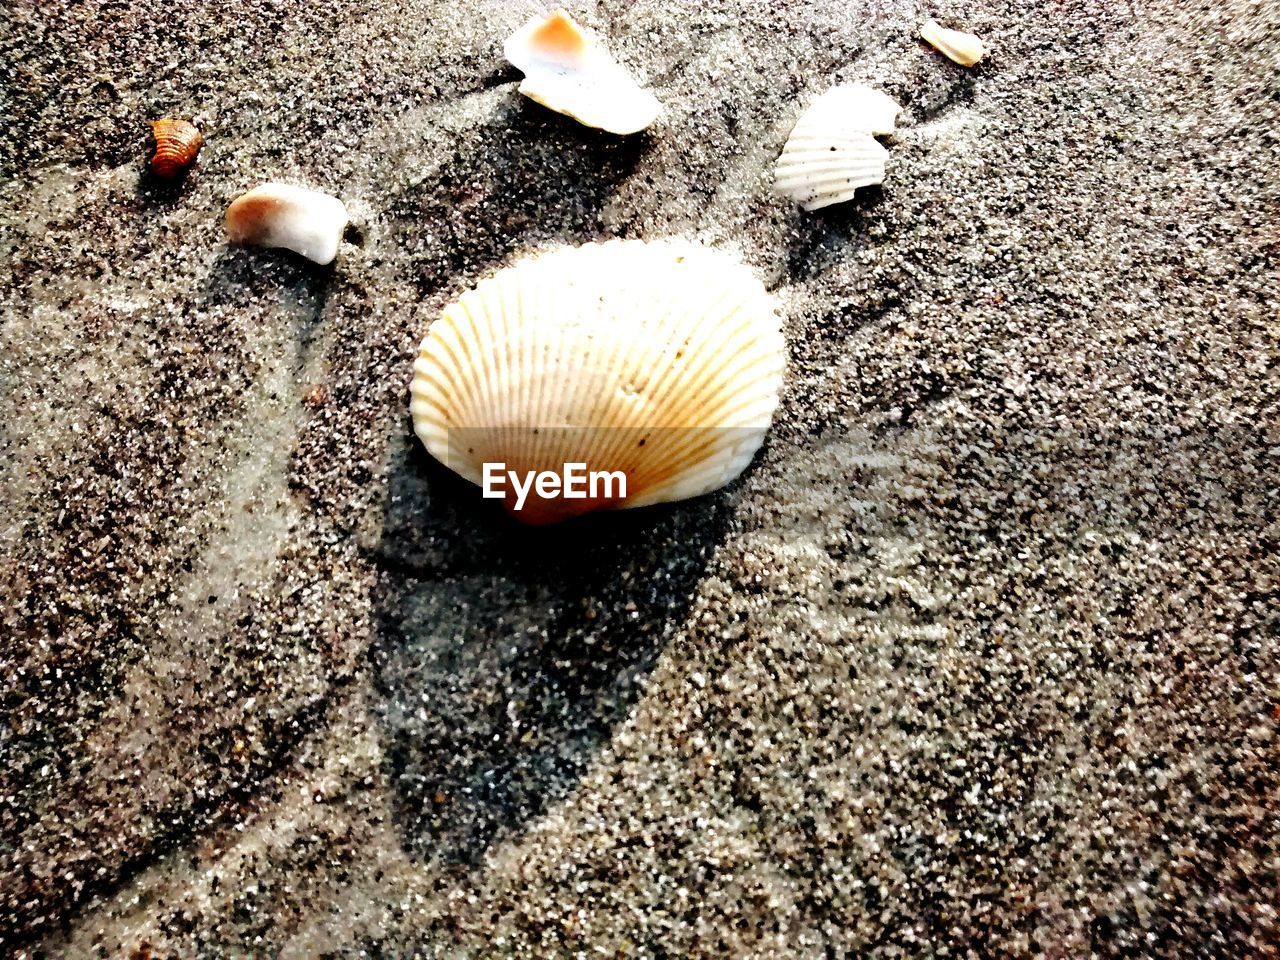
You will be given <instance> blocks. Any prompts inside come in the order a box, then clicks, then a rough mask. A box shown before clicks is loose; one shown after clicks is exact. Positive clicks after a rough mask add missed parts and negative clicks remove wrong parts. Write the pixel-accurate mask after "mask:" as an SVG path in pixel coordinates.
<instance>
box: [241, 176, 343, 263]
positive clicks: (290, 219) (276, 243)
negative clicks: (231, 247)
mask: <svg viewBox="0 0 1280 960" xmlns="http://www.w3.org/2000/svg"><path fill="white" fill-rule="evenodd" d="M347 219H348V217H347V208H346V207H345V206H344V205H343V203H342V201H341V200H339V199H338V198H337V197H331V196H329V194H327V193H321V192H320V191H319V190H308V189H307V188H306V187H295V186H292V185H291V184H287V183H264V184H263V185H262V186H260V187H254V188H253V189H252V190H250V191H249V192H248V193H242V194H241V195H240V196H238V197H236V199H235V200H233V201H232V202H231V206H229V207H228V208H227V217H226V221H227V234H228V236H230V237H231V240H232V242H234V243H250V244H254V245H256V246H260V247H283V248H284V249H286V250H292V251H293V252H294V253H300V254H302V256H304V257H306V258H307V259H308V260H314V261H315V262H316V263H321V264H323V263H332V262H333V258H334V257H336V256H337V255H338V243H339V242H340V241H341V240H342V231H343V230H344V229H346V226H347Z"/></svg>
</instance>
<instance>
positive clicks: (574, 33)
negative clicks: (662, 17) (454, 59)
mask: <svg viewBox="0 0 1280 960" xmlns="http://www.w3.org/2000/svg"><path fill="white" fill-rule="evenodd" d="M503 53H504V54H505V56H506V58H507V59H508V60H509V61H511V63H512V64H513V65H514V66H515V67H516V68H517V69H519V70H521V71H523V72H524V75H525V77H524V80H523V81H521V83H520V87H519V91H520V92H521V93H522V94H524V95H525V96H526V97H529V98H530V99H531V100H535V101H537V102H538V103H540V104H542V105H543V106H544V107H547V108H549V109H551V110H554V111H556V112H557V113H563V114H565V115H567V116H570V117H573V118H574V119H575V120H577V121H578V122H579V123H583V124H585V125H586V126H588V127H595V128H596V129H598V130H605V131H607V132H609V133H617V134H628V133H636V132H637V131H640V130H643V129H644V128H645V127H647V126H649V124H651V123H653V121H654V119H655V118H657V116H658V113H659V111H660V110H661V109H662V107H661V105H660V104H659V103H658V100H657V98H656V97H654V95H653V94H651V93H649V91H647V90H644V89H642V88H641V87H640V85H639V84H638V83H636V81H635V79H634V78H633V77H632V76H631V74H630V73H628V72H627V70H626V69H625V68H624V67H622V66H620V65H619V64H618V63H617V62H616V61H615V60H614V59H613V58H612V57H610V56H609V54H608V53H607V52H606V51H605V50H604V48H603V47H601V46H600V44H599V43H598V42H597V41H596V39H595V37H593V36H592V35H591V34H589V33H587V32H586V31H584V30H583V29H582V28H581V27H579V26H578V25H577V24H576V23H575V22H574V21H573V18H572V17H570V16H569V15H568V14H567V13H565V12H564V11H563V10H557V11H555V12H554V13H551V14H549V15H548V16H546V17H535V18H534V19H532V20H530V21H529V22H528V23H526V24H525V25H524V26H523V27H521V28H520V29H519V30H517V31H516V32H515V33H514V34H512V35H511V36H510V37H508V38H507V42H506V43H505V44H504V45H503Z"/></svg>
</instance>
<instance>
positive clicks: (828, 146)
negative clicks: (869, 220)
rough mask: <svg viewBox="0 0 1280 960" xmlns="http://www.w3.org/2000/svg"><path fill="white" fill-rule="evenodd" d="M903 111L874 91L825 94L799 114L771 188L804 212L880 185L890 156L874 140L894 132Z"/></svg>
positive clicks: (858, 88)
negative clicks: (862, 188)
mask: <svg viewBox="0 0 1280 960" xmlns="http://www.w3.org/2000/svg"><path fill="white" fill-rule="evenodd" d="M901 109H902V108H901V107H899V106H898V104H897V103H895V102H894V100H893V99H892V98H891V97H889V96H887V95H886V94H884V93H881V92H880V91H878V90H873V89H871V88H870V87H867V86H864V85H862V84H848V85H845V86H839V87H835V88H833V89H831V90H828V91H827V92H826V93H824V94H823V95H822V96H820V97H819V98H818V99H817V100H815V101H814V102H813V104H812V105H811V106H810V107H809V109H807V110H806V111H805V112H804V113H803V114H801V116H800V119H799V120H797V121H796V125H795V128H794V129H793V130H792V131H791V136H790V137H788V138H787V143H786V146H784V147H783V149H782V155H781V156H780V157H778V162H777V165H776V167H775V181H774V185H775V187H776V188H777V190H778V191H779V192H780V193H784V194H786V195H787V196H789V197H791V198H792V199H794V200H796V201H797V202H798V203H799V204H800V205H801V206H802V207H803V208H804V209H806V210H817V209H819V208H820V207H826V206H830V205H831V204H833V203H842V202H844V201H845V200H849V199H851V198H852V197H853V195H854V193H855V192H856V191H857V189H858V187H866V186H871V185H872V184H876V183H882V182H883V181H884V176H885V161H886V160H887V159H888V156H889V153H888V151H887V150H885V148H884V147H882V146H881V145H880V144H879V143H878V142H877V141H876V139H875V137H874V136H873V135H874V134H888V133H892V132H893V131H894V127H895V118H896V117H897V115H898V113H899V111H900V110H901Z"/></svg>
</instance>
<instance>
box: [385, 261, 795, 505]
mask: <svg viewBox="0 0 1280 960" xmlns="http://www.w3.org/2000/svg"><path fill="white" fill-rule="evenodd" d="M785 358H786V345H785V343H784V341H783V338H782V332H781V329H780V324H779V320H778V317H777V314H776V313H775V312H774V308H773V301H772V299H771V298H770V297H769V295H768V294H767V293H766V292H765V289H764V286H763V284H761V282H760V281H759V279H757V278H756V277H755V275H754V274H753V273H752V272H751V271H750V270H749V269H748V268H747V267H745V266H744V265H742V264H741V263H739V262H738V261H737V260H735V259H734V258H733V257H731V256H729V255H727V254H725V253H721V252H718V251H715V250H709V249H706V248H704V247H700V246H697V245H695V244H692V243H686V242H682V241H657V242H652V243H650V242H645V241H640V240H614V241H610V242H608V243H591V244H586V245H585V246H581V247H570V248H562V249H559V250H554V251H551V252H549V253H546V254H543V255H541V256H535V257H532V258H529V259H526V260H522V261H520V262H518V263H516V264H515V265H513V266H511V267H508V268H507V269H505V270H502V271H500V272H499V273H497V274H496V275H494V276H491V277H489V278H487V279H484V280H482V281H480V283H479V284H477V285H476V287H475V288H474V289H473V290H471V291H469V292H467V293H464V294H463V295H462V296H461V297H460V298H459V299H458V300H457V301H456V302H455V303H453V304H451V305H449V306H448V307H446V308H445V310H444V312H443V313H442V314H441V316H440V318H439V319H437V320H436V321H435V323H433V324H432V325H431V328H430V329H429V330H428V332H427V336H426V339H424V340H423V342H422V346H421V348H420V350H419V353H418V357H417V360H416V361H415V362H414V366H413V382H412V384H411V387H410V392H411V403H410V411H411V413H412V415H413V426H414V431H415V432H416V433H417V435H418V437H419V438H420V439H421V440H422V442H423V444H425V446H426V448H427V450H428V451H429V452H430V453H431V454H432V456H434V457H436V459H438V460H440V461H441V462H442V463H444V464H445V465H446V466H447V467H449V468H450V469H452V470H454V471H455V472H457V473H459V474H461V475H462V476H463V477H465V478H467V479H468V480H470V481H472V482H473V483H476V484H481V483H482V482H483V479H484V470H485V464H487V463H488V464H494V463H502V464H505V465H506V466H507V468H508V469H513V470H517V471H518V472H519V473H520V474H521V475H525V474H526V473H528V472H529V471H543V470H549V471H559V470H561V468H562V467H563V466H564V465H565V464H567V463H585V464H587V467H588V469H589V470H593V471H598V470H610V471H613V470H616V471H621V472H622V473H623V474H624V475H625V476H626V477H627V482H626V496H625V497H615V498H612V499H609V498H605V499H592V500H575V501H566V500H564V499H563V498H560V499H558V500H555V501H548V500H544V499H538V500H537V501H536V502H534V503H533V504H532V506H527V507H526V508H525V509H523V510H520V511H518V512H517V513H516V516H517V517H518V518H519V519H521V520H524V521H526V522H530V523H546V522H553V521H556V520H562V519H565V518H567V517H569V516H573V515H575V514H579V513H584V512H586V511H589V510H597V509H616V508H624V507H638V506H644V505H647V504H654V503H662V502H667V501H671V500H680V499H685V498H688V497H695V496H699V495H701V494H704V493H707V492H709V491H711V490H715V489H716V488H718V487H721V486H723V485H724V484H726V483H728V482H729V481H730V480H732V479H733V478H734V477H736V476H737V475H738V474H739V473H741V472H742V470H743V469H745V467H746V466H747V464H748V463H750V462H751V458H752V457H753V456H754V454H755V452H756V450H757V449H758V448H759V447H760V444H761V443H762V442H763V440H764V435H765V432H766V431H767V430H768V427H769V423H770V421H771V419H772V417H773V412H774V410H775V408H776V407H777V404H778V394H779V390H780V388H781V384H782V373H783V366H784V364H785ZM508 492H509V491H508ZM508 505H509V506H511V502H510V500H509V501H508Z"/></svg>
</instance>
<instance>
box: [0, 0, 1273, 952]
mask: <svg viewBox="0 0 1280 960" xmlns="http://www.w3.org/2000/svg"><path fill="white" fill-rule="evenodd" d="M570 7H571V9H572V11H573V12H574V14H575V15H577V16H579V17H580V18H581V19H582V21H583V22H584V23H586V24H587V25H589V26H590V27H592V28H594V29H596V30H598V31H600V32H601V33H602V34H603V35H605V36H606V37H607V38H608V41H609V44H610V47H611V48H612V49H613V50H614V51H615V53H616V54H617V56H618V58H619V59H620V60H621V61H623V62H624V63H626V64H627V65H629V66H630V67H631V68H633V70H634V71H635V72H636V73H637V75H639V76H641V77H642V78H643V79H644V80H645V82H646V83H647V84H648V85H649V86H650V87H651V89H652V90H653V91H654V92H655V93H656V94H657V96H658V97H659V98H660V99H661V100H662V102H663V103H664V105H665V113H664V114H663V116H662V118H661V120H660V121H659V123H658V124H656V125H655V127H654V128H653V129H652V130H650V131H649V132H647V133H645V134H642V135H639V136H636V137H632V138H626V139H619V138H614V137H609V136H606V135H602V134H596V133H592V132H590V131H586V130H584V129H582V128H580V127H579V126H577V125H575V124H574V123H573V122H572V121H570V120H568V119H565V118H562V117H559V116H556V115H554V114H551V113H549V112H547V111H546V110H544V109H543V108H541V107H539V106H537V105H535V104H532V103H530V102H528V101H525V100H524V99H523V98H521V97H519V96H518V95H517V94H516V93H515V85H516V82H517V81H518V74H517V73H515V72H514V71H512V70H511V69H510V68H508V67H506V66H505V65H504V63H503V62H502V60H501V54H500V47H501V40H502V38H503V37H505V36H506V35H507V34H508V33H509V32H511V31H512V30H514V29H515V28H516V27H517V26H519V25H520V24H521V23H522V22H523V21H524V20H525V19H526V18H527V17H528V16H529V15H530V14H531V13H533V12H534V10H535V8H534V7H533V5H532V4H523V3H511V4H508V3H498V2H485V3H462V2H458V0H452V2H450V0H402V2H399V3H395V4H385V5H370V4H364V3H356V2H352V0H336V2H332V3H329V4H322V5H316V4H306V3H300V2H289V3H282V4H273V5H267V4H261V3H256V2H252V0H226V2H222V3H218V4H189V5H188V4H173V3H162V2H158V0H157V2H149V3H148V2H136V0H125V2H115V3H106V2H75V3H72V2H68V0H49V2H43V0H42V2H40V3H35V2H32V0H21V2H18V3H16V4H12V3H11V4H9V5H8V6H7V7H6V10H5V12H4V14H3V19H2V20H0V23H2V24H3V28H2V29H0V52H2V54H3V55H2V56H0V77H2V78H3V84H2V85H0V98H2V99H3V103H4V109H3V112H2V114H0V115H2V116H3V118H4V119H3V127H2V128H0V264H2V265H3V266H2V267H0V502H3V503H4V505H5V509H4V510H3V511H0V531H2V536H0V634H2V635H3V638H4V639H3V642H2V643H0V691H3V693H2V694H0V696H2V707H0V709H2V711H3V722H2V723H0V953H3V954H4V955H6V956H7V955H16V956H21V957H34V956H42V957H73V958H79V957H94V956H107V957H138V958H141V957H153V958H160V957H165V958H196V957H201V958H203V957H209V958H215V957H217V958H221V957H245V956H253V957H277V956H279V957H322V956H327V957H359V956H367V957H410V956H422V957H467V956H475V957H481V956H483V957H503V956H532V957H559V956H575V957H576V956H581V957H588V956H597V955H601V956H634V957H675V956H682V957H683V956H698V957H734V958H754V957H801V958H805V957H841V956H874V957H907V956H911V957H926V956H927V957H935V956H936V957H944V956H953V957H958V956H996V957H1025V956H1044V957H1062V958H1075V957H1083V956H1089V955H1092V956H1099V957H1120V956H1125V957H1133V956H1143V957H1148V956H1149V957H1170V958H1172V957H1230V958H1246V957H1249V958H1252V957H1275V956H1280V917H1277V909H1278V907H1277V903H1278V901H1280V897H1278V895H1277V893H1278V891H1280V731H1278V729H1277V728H1278V726H1280V657H1278V656H1277V654H1278V653H1280V649H1278V648H1280V622H1278V621H1280V615H1278V614H1277V604H1276V600H1277V577H1278V575H1280V521H1278V519H1277V518H1278V517H1280V510H1278V509H1277V507H1278V504H1277V500H1278V499H1280V498H1278V497H1277V492H1276V486H1277V483H1276V478H1277V462H1276V450H1277V449H1280V414H1278V412H1277V411H1278V407H1277V395H1278V394H1280V384H1278V383H1277V376H1276V370H1277V356H1278V355H1280V350H1278V349H1277V339H1278V337H1280V326H1278V323H1277V316H1278V314H1280V310H1278V308H1280V275H1278V274H1280V271H1278V270H1277V256H1278V255H1280V234H1278V233H1277V223H1278V222H1280V203H1278V200H1280V187H1278V186H1277V176H1276V171H1277V170H1278V169H1280V134H1278V133H1277V130H1280V92H1278V88H1277V81H1276V79H1275V78H1276V76H1277V73H1278V71H1280V9H1278V8H1277V7H1276V5H1275V4H1273V3H1266V2H1249V0H1228V2H1225V3H1216V2H1210V0H1186V2H1179V3H1173V2H1150V3H1145V2H1142V3H1117V4H1106V5H1103V4H1091V3H1085V2H1082V0H1065V2H1062V3H1058V4H1053V5H1042V4H1032V3H1018V2H1009V0H993V2H990V3H982V4H979V3H967V2H966V3H957V4H953V5H952V6H949V7H946V8H930V9H929V10H927V11H924V10H922V9H920V8H918V7H917V6H916V5H915V4H908V3H902V4H881V3H875V2H870V0H814V2H810V3H787V4H782V3H776V4H774V3H758V2H748V0H725V2H723V3H695V2H685V0H668V2H666V3H657V2H656V0H635V2H632V3H624V2H612V3H608V4H600V5H592V4H570ZM926 13H928V14H932V15H935V16H937V17H938V18H939V19H941V20H942V21H943V22H944V23H947V24H949V25H957V26H964V27H967V28H968V29H971V30H974V31H975V32H977V33H979V34H981V35H982V36H983V37H984V39H985V40H986V41H987V42H988V44H989V46H990V48H991V50H992V53H991V55H990V57H989V59H988V60H986V61H984V62H983V64H981V65H980V66H979V67H977V68H975V69H972V70H965V69H963V68H961V67H958V66H955V65H953V64H951V63H949V62H947V61H945V60H943V59H941V58H940V57H939V56H938V55H937V54H936V53H935V52H933V51H931V50H930V49H928V48H927V47H925V46H924V45H923V44H921V43H920V42H919V41H918V40H917V39H915V31H916V28H917V26H918V24H919V22H920V21H921V20H922V19H923V16H924V15H925V14H926ZM841 80H859V81H864V82H869V83H872V84H873V85H875V86H877V87H879V88H881V89H883V90H885V91H887V92H888V93H890V94H891V95H892V96H894V97H895V98H897V99H898V100H899V101H900V102H901V103H902V104H903V106H904V112H903V114H902V116H901V118H900V129H899V132H898V134H897V135H896V136H895V137H893V138H890V139H889V140H888V141H887V145H888V148H889V152H890V161H889V175H888V178H887V180H886V182H885V184H884V185H883V187H881V188H878V189H876V188H873V189H868V190H865V191H861V192H860V194H859V197H858V198H857V199H856V200H855V201H854V202H852V203H850V204H847V205H844V206H841V207H836V208H832V209H830V210H828V211H825V212H821V213H816V214H804V213H802V212H800V211H799V210H798V209H796V208H795V207H794V206H792V205H791V204H789V203H787V202H786V201H785V199H783V198H781V197H778V196H776V195H774V194H773V192H772V191H771V189H770V174H769V170H770V164H771V162H772V160H773V158H774V157H775V156H776V155H777V154H778V152H779V151H780V149H781V146H782V143H783V141H784V140H785V138H786V135H787V132H788V131H789V129H790V125H791V124H792V123H793V122H794V120H795V118H796V116H797V115H798V113H799V111H800V110H801V109H802V107H803V106H804V104H805V103H806V102H808V100H809V99H811V98H812V97H813V96H815V95H816V94H818V93H820V92H822V91H823V90H825V89H826V88H827V87H828V86H829V85H831V84H832V83H834V82H836V81H841ZM164 114H176V115H182V116H189V117H194V118H196V120H197V122H198V123H199V124H200V126H201V128H202V130H203V131H204V134H205V137H206V140H207V145H206V147H205V149H204V151H203V153H202V154H201V156H200V162H199V166H198V168H197V169H196V170H195V171H194V172H193V174H192V175H191V176H190V177H189V178H188V179H187V180H186V181H185V182H184V183H183V184H182V185H180V186H179V187H177V188H165V187H162V186H160V185H157V184H156V183H154V182H153V181H151V180H150V179H149V178H147V177H145V176H143V164H144V161H145V157H146V149H147V122H148V121H149V120H150V119H153V118H154V117H156V116H160V115H164ZM273 178H281V179H286V180H290V181H293V182H299V183H303V184H306V185H308V186H312V187H316V188H318V189H324V190H328V191H330V192H333V193H335V194H336V195H338V196H340V197H341V198H342V199H343V200H344V201H345V202H346V203H347V205H348V206H349V208H350V209H351V210H352V213H353V220H354V226H353V228H352V229H351V230H350V231H349V233H348V239H347V241H346V242H344V244H343V247H342V250H341V251H340V253H339V257H338V260H337V262H336V264H334V265H333V266H332V267H329V268H318V267H315V266H314V265H311V264H308V263H306V262H305V261H301V260H299V259H297V258H294V257H291V256H288V255H284V254H282V253H280V252H276V251H264V250H247V249H239V248H231V247H228V245H227V244H226V242H225V239H224V235H223V231H222V227H221V214H222V211H223V210H224V209H225V207H226V204H227V203H228V202H229V201H230V200H231V199H232V198H233V197H234V196H235V195H236V194H238V193H239V192H241V191H242V190H244V189H247V188H249V187H251V186H253V185H255V184H257V183H259V182H262V181H264V180H267V179H273ZM671 235H676V236H681V237H687V238H693V239H698V240H701V241H702V242H705V243H708V244H712V245H715V246H718V247H722V248H726V249H730V250H733V251H735V252H737V253H738V254H739V255H741V256H742V258H743V259H744V260H745V261H746V262H748V263H749V264H751V265H752V267H753V268H754V269H755V270H756V271H757V272H758V274H759V275H760V276H761V277H762V279H764V281H765V282H766V284H767V286H768V287H769V288H770V290H772V291H773V292H774V294H775V295H776V296H777V298H778V303H779V310H780V313H781V315H782V317H783V319H784V322H785V327H786V333H787V338H788V343H789V347H790V351H791V358H790V365H789V372H788V382H787V388H786V393H785V396H784V398H783V403H782V408H781V410H780V413H779V416H778V418H777V420H776V422H775V424H774V427H773V429H772V431H771V432H770V436H769V441H768V444H767V446H766V448H765V449H764V451H762V453H761V455H760V457H759V459H758V460H757V462H756V464H755V465H754V466H753V468H752V469H751V470H750V471H749V473H748V474H747V476H745V477H744V478H743V479H742V480H741V481H740V482H738V483H737V484H735V485H734V486H732V487H730V488H729V489H728V490H726V491H723V492H722V493H720V494H717V495H713V496H711V497H707V498H703V499H701V500H697V501H693V502H689V503H685V504H681V505H677V506H674V507H668V508H659V509H654V510H651V511H644V512H640V513H635V514H630V515H621V516H616V517H603V518H600V519H597V520H594V521H591V522H586V523H583V524H579V525H576V526H573V527H570V528H563V529H558V530H551V531H528V530H525V529H522V528H520V527H518V526H516V525H513V524H512V523H511V522H510V521H509V520H508V519H507V518H506V517H505V516H504V515H503V514H502V513H501V512H500V511H499V510H497V509H496V508H495V507H494V505H493V504H491V503H487V502H483V501H481V500H480V498H479V497H478V496H477V493H476V491H475V489H474V488H471V487H469V486H467V485H466V484H465V483H462V482H461V481H458V480H457V479H456V478H453V477H451V476H450V475H449V474H447V472H445V471H444V470H442V469H441V468H439V467H438V466H436V465H434V464H432V463H431V462H429V458H427V457H426V455H425V454H424V453H423V452H422V451H421V450H420V449H419V448H418V446H417V444H416V441H414V440H413V439H412V436H411V433H410V430H409V424H408V417H407V411H406V394H405V389H406V384H407V380H408V373H409V363H410V360H411V357H412V354H413V350H414V345H415V343H416V342H417V340H418V339H419V338H420V337H421V335H422V333H423V331H424V329H425V328H426V326H427V325H428V324H429V323H430V321H431V319H432V318H433V317H434V316H435V315H436V313H437V312H438V311H439V309H440V308H441V306H442V305H443V304H445V303H446V302H448V300H449V299H451V298H452V297H454V296H456V295H457V294H458V293H459V292H460V291H462V290H464V289H465V288H466V287H467V286H469V285H470V284H472V283H474V282H475V281H476V280H477V279H478V278H479V277H481V276H483V275H485V274H486V273H488V272H491V271H493V270H494V269H497V268H499V267H501V266H502V265H504V264H506V263H509V262H510V261H511V260H512V259H514V258H516V257H518V256H520V255H522V254H525V253H527V252H530V251H532V250H536V249H541V248H545V247H548V246H552V245H555V244H561V243H579V242H584V241H589V240H595V239H602V238H608V237H618V236H622V237H643V238H655V237H663V236H671Z"/></svg>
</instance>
